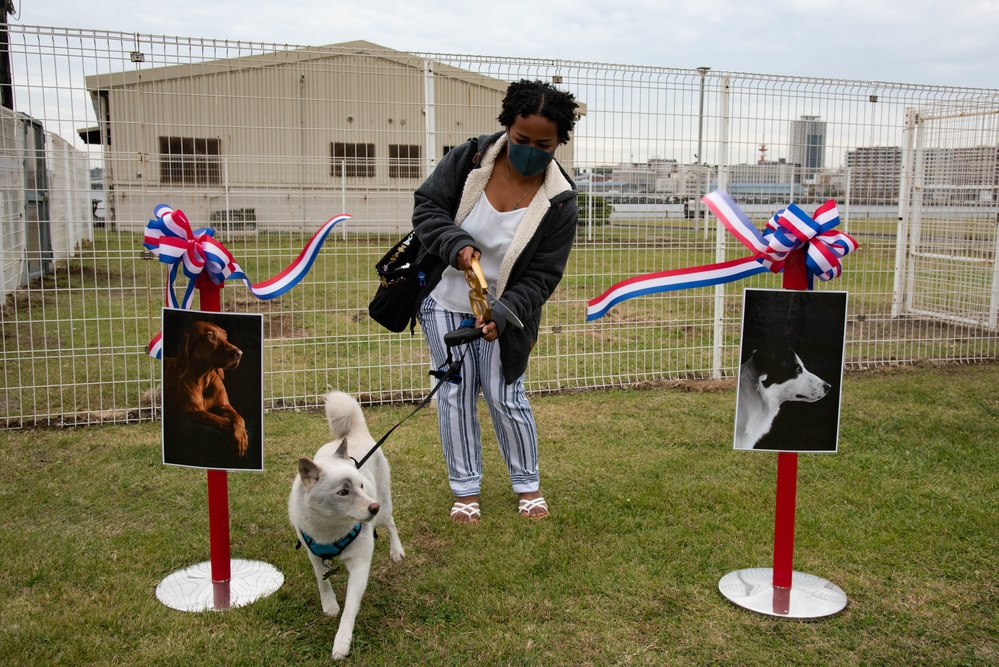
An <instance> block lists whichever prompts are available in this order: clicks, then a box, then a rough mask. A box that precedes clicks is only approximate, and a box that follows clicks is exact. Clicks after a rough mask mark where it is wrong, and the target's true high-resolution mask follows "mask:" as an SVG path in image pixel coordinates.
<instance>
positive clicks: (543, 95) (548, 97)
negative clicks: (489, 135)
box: [497, 79, 579, 144]
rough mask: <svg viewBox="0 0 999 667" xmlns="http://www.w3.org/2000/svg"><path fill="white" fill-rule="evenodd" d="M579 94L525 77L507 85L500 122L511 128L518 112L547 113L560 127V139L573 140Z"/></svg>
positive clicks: (545, 115) (563, 140)
mask: <svg viewBox="0 0 999 667" xmlns="http://www.w3.org/2000/svg"><path fill="white" fill-rule="evenodd" d="M577 106H579V105H578V104H576V98H575V97H574V96H573V94H572V93H568V92H565V91H562V90H559V89H558V88H556V87H555V86H553V85H552V84H550V83H545V82H544V81H529V80H527V79H521V80H520V81H514V82H513V83H511V84H510V85H509V87H507V89H506V96H505V97H504V98H503V107H502V109H501V110H500V115H499V118H498V119H497V120H499V122H500V125H502V126H503V127H505V128H509V127H511V126H512V125H513V122H514V121H515V120H517V116H532V115H535V114H536V115H539V116H544V117H545V118H547V119H548V120H550V121H552V122H553V123H555V126H556V127H557V128H558V143H559V144H564V143H566V142H567V141H569V133H570V132H572V128H573V127H575V125H576V107H577Z"/></svg>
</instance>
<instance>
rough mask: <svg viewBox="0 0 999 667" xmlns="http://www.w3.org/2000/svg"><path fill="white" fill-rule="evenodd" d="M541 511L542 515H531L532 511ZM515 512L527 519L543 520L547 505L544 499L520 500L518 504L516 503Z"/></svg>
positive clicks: (546, 513)
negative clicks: (542, 511)
mask: <svg viewBox="0 0 999 667" xmlns="http://www.w3.org/2000/svg"><path fill="white" fill-rule="evenodd" d="M535 509H542V510H544V514H531V511H532V510H535ZM517 512H518V513H519V514H520V516H522V517H524V518H527V519H544V518H545V517H546V516H548V514H549V512H548V503H546V502H545V499H544V498H531V499H530V500H528V499H527V498H521V499H520V502H518V503H517Z"/></svg>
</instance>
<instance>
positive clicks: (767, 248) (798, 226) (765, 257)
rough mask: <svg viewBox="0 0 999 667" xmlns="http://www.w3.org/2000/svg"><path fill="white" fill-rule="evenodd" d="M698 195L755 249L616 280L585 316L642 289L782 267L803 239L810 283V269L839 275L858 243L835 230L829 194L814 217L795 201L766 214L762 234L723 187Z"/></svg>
mask: <svg viewBox="0 0 999 667" xmlns="http://www.w3.org/2000/svg"><path fill="white" fill-rule="evenodd" d="M701 201H703V202H704V203H705V204H706V205H707V207H708V208H709V209H711V211H712V213H714V214H715V215H716V216H717V217H718V219H719V220H720V221H721V222H722V224H723V225H725V228H726V229H728V230H729V231H730V232H731V233H732V234H733V235H734V236H735V237H736V238H737V239H739V241H740V242H741V243H742V244H743V245H745V246H746V247H747V248H749V249H750V250H751V251H752V252H753V254H752V255H751V256H749V257H743V258H741V259H735V260H732V261H728V262H721V263H718V264H708V265H704V266H696V267H692V268H686V269H674V270H672V271H660V272H657V273H648V274H645V275H642V276H636V277H634V278H629V279H628V280H624V281H622V282H619V283H617V284H615V285H613V286H612V287H611V288H610V289H608V290H607V291H606V292H604V293H603V294H601V295H600V296H598V297H597V298H596V299H593V300H591V301H590V302H589V304H588V307H587V309H586V320H587V321H591V320H595V319H598V318H600V317H603V316H604V315H606V314H607V311H609V310H610V309H611V308H612V307H613V306H614V305H616V304H618V303H621V302H622V301H627V300H628V299H634V298H635V297H639V296H644V295H646V294H656V293H659V292H673V291H677V290H682V289H690V288H692V287H707V286H710V285H722V284H725V283H731V282H735V281H736V280H741V279H743V278H748V277H749V276H753V275H756V274H758V273H764V272H766V271H772V272H773V273H780V272H781V271H782V270H783V268H784V260H785V259H786V258H787V256H788V255H789V254H791V253H792V252H793V251H795V250H797V249H798V248H801V247H802V246H803V245H804V246H806V256H805V263H806V265H807V266H808V269H809V273H808V279H809V287H811V280H812V276H813V275H815V276H818V277H819V279H820V280H823V281H825V280H832V279H833V278H836V277H838V276H839V275H840V274H841V273H842V266H841V263H840V260H841V259H842V258H843V257H845V256H846V255H847V254H849V253H850V252H853V251H854V250H856V249H857V248H858V247H859V246H858V245H857V242H856V241H855V240H854V239H853V237H851V236H849V235H847V234H844V233H842V232H837V231H834V230H833V228H834V227H836V226H837V225H838V224H839V211H838V209H837V208H836V202H835V201H833V200H832V199H830V200H829V201H827V202H826V203H825V204H822V205H821V206H819V208H818V209H816V211H815V216H814V217H812V216H809V215H808V214H807V213H805V212H804V211H803V210H801V208H799V207H798V206H797V205H796V204H793V203H792V204H788V206H787V208H783V209H780V210H779V211H777V212H776V213H775V214H774V215H773V216H772V217H771V218H770V220H769V222H767V226H766V229H765V230H764V231H763V233H762V234H761V233H760V232H759V231H758V230H757V229H756V227H755V226H754V225H753V223H752V222H750V220H749V218H748V217H746V214H745V213H743V211H742V210H741V209H740V208H739V206H738V205H737V204H736V203H735V201H734V200H733V199H732V198H731V197H730V196H729V195H728V193H727V192H724V191H723V190H716V191H714V192H712V193H710V194H707V195H704V196H703V197H701Z"/></svg>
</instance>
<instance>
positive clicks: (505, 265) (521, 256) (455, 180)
mask: <svg viewBox="0 0 999 667" xmlns="http://www.w3.org/2000/svg"><path fill="white" fill-rule="evenodd" d="M506 140H507V137H506V133H505V132H497V133H495V134H491V135H482V136H481V137H479V139H478V151H477V154H476V155H472V152H473V150H474V149H473V142H471V141H468V142H465V143H464V144H462V145H461V146H456V147H455V148H453V149H452V150H451V151H449V152H448V154H447V155H445V156H444V158H443V159H441V161H440V163H439V164H438V165H437V167H436V169H434V171H433V173H432V174H431V175H430V176H429V177H428V178H427V180H426V181H424V183H423V185H421V186H420V187H419V188H417V190H416V193H415V195H414V198H415V206H414V208H413V229H415V230H416V235H417V236H418V237H419V238H420V241H421V242H422V244H423V249H424V250H423V251H424V253H426V255H427V257H426V259H427V260H430V263H431V264H433V266H432V268H430V269H429V270H426V273H427V276H428V284H427V287H426V288H425V289H424V290H423V292H422V293H421V294H420V298H419V300H418V302H419V303H422V302H423V300H424V299H425V298H426V296H427V295H428V294H430V292H431V291H432V290H433V288H434V287H435V286H436V285H437V283H438V282H439V281H440V277H441V274H442V273H443V271H444V268H445V265H450V266H455V260H456V258H457V256H458V251H459V250H461V249H462V248H464V247H465V246H467V245H471V246H473V247H475V248H478V246H477V245H476V242H475V239H473V238H472V237H471V235H469V234H468V232H466V231H464V230H463V229H462V228H461V223H462V222H463V221H464V219H465V218H466V217H467V216H468V214H469V213H470V212H471V211H472V208H473V207H474V206H475V204H476V202H477V201H478V200H479V197H480V196H481V195H482V193H483V192H484V191H485V188H486V183H488V182H489V177H490V175H491V174H492V171H493V166H494V165H495V163H496V157H497V156H498V155H499V152H500V150H501V149H502V147H503V146H504V145H505V144H506ZM469 161H472V162H473V166H472V170H471V171H470V172H469V173H468V178H467V179H466V180H465V185H464V188H463V189H462V191H461V193H460V195H459V193H458V192H457V190H458V187H459V185H460V183H461V178H462V176H463V175H464V172H465V169H467V167H468V163H469ZM576 223H577V211H576V186H575V184H574V183H573V182H572V180H571V179H570V178H569V176H568V174H566V173H565V171H564V170H563V169H562V167H561V166H560V165H559V164H558V163H557V162H556V161H555V160H552V161H551V162H550V163H549V165H548V168H547V171H546V172H545V180H544V182H543V183H542V184H541V187H540V188H539V189H538V193H537V194H536V195H535V196H534V199H533V200H532V201H531V203H530V205H529V206H528V207H527V211H526V212H525V213H524V217H523V219H522V220H521V223H520V226H519V227H518V228H517V232H516V234H515V235H514V238H513V242H512V243H511V244H510V249H509V250H508V251H507V254H506V256H504V258H503V262H502V264H501V266H500V276H499V278H498V280H497V282H496V285H490V287H491V288H495V294H496V296H497V297H499V298H500V299H501V300H502V301H503V304H504V305H505V306H507V307H508V308H509V309H510V310H511V311H512V312H513V313H514V314H515V315H516V316H517V317H518V318H519V319H520V321H521V322H523V323H524V328H523V329H516V328H514V327H512V326H508V327H504V328H502V329H501V332H500V336H499V339H498V341H497V342H498V343H499V345H500V361H501V363H502V364H503V375H504V377H505V379H506V381H507V382H509V383H512V382H515V381H516V380H517V378H519V377H520V376H521V375H523V374H524V371H525V370H526V369H527V360H528V358H529V357H530V355H531V349H532V348H533V347H534V344H535V343H536V342H537V340H538V329H539V327H540V326H541V309H542V307H543V306H544V304H545V302H546V301H548V298H549V297H550V296H551V294H552V292H553V291H555V288H556V287H557V286H558V284H559V282H560V281H561V280H562V273H563V271H564V270H565V265H566V262H567V261H568V259H569V251H570V250H571V249H572V242H573V240H574V239H575V237H576ZM434 258H436V259H437V260H439V261H438V262H436V263H434V262H433V261H432V260H433V259H434ZM420 261H421V263H422V259H421V260H420ZM425 266H426V265H425Z"/></svg>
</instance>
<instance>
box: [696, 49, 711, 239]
mask: <svg viewBox="0 0 999 667" xmlns="http://www.w3.org/2000/svg"><path fill="white" fill-rule="evenodd" d="M710 69H711V68H710V67H698V68H697V71H698V72H700V73H701V103H700V106H699V107H698V110H697V165H698V169H697V182H698V184H700V182H701V173H702V170H701V169H700V165H701V164H702V163H703V162H704V146H703V144H702V140H703V137H704V77H706V76H707V74H708V70H710ZM705 180H707V179H705ZM704 185H705V186H707V183H706V182H705V184H704ZM698 189H702V188H698ZM701 194H705V193H701ZM701 206H702V205H701V198H700V197H697V198H696V199H695V204H694V231H695V232H696V231H697V225H698V224H699V222H700V220H701V210H702V209H701ZM705 217H706V216H705ZM705 227H706V225H705Z"/></svg>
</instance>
